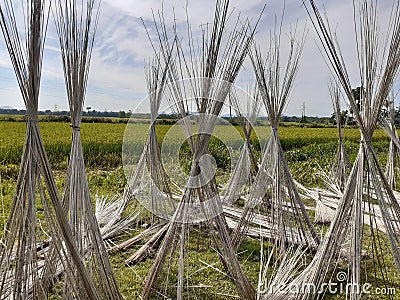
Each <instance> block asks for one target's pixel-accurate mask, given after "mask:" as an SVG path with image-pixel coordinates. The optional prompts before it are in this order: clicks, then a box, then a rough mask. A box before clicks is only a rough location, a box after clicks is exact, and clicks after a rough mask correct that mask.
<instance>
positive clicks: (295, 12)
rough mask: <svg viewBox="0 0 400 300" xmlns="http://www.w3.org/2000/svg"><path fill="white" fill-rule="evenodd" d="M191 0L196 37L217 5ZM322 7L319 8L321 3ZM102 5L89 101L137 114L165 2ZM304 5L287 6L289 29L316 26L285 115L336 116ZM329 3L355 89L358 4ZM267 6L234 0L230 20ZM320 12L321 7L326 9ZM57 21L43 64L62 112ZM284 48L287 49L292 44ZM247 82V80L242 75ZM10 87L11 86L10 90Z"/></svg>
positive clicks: (4, 69)
mask: <svg viewBox="0 0 400 300" xmlns="http://www.w3.org/2000/svg"><path fill="white" fill-rule="evenodd" d="M186 2H187V1H186V0H175V1H165V2H164V10H163V11H164V16H165V19H166V22H167V23H168V24H169V25H171V23H172V22H173V20H174V18H176V22H177V25H178V27H179V28H184V26H185V24H186V12H185V6H186ZM188 2H189V7H188V10H189V17H190V21H191V23H192V29H193V30H194V31H195V33H196V32H197V31H198V30H199V25H200V24H204V23H207V22H211V20H212V17H213V13H214V3H215V1H214V0H213V1H211V0H207V1H194V0H189V1H188ZM318 2H319V4H320V3H321V2H322V1H318ZM102 3H103V4H102V10H101V15H100V22H99V27H98V32H97V37H96V43H95V49H94V52H93V59H92V65H91V71H90V78H89V86H88V95H87V104H88V105H90V106H92V107H93V108H95V109H100V110H102V109H104V108H108V109H110V110H119V109H124V110H127V109H134V106H135V105H136V103H138V101H139V100H140V99H141V98H142V97H143V96H144V95H145V94H146V84H145V80H144V61H145V60H148V59H150V58H151V57H152V54H153V51H152V49H151V45H150V42H149V41H148V38H147V35H146V32H145V30H144V28H143V25H142V22H141V20H140V18H143V19H144V21H145V22H146V24H147V25H151V21H152V18H153V16H152V9H153V11H154V12H156V11H157V10H159V9H161V4H160V1H156V0H146V1H143V0H140V1H138V0H130V1H129V0H103V2H102ZM301 3H302V1H300V0H299V1H286V12H285V21H284V24H285V25H284V28H283V31H284V32H286V33H287V32H288V31H289V30H290V26H293V25H294V24H295V23H296V22H297V21H298V24H299V29H301V28H303V27H304V24H306V23H307V27H308V29H309V34H308V38H307V41H306V44H305V48H304V52H303V56H302V60H301V68H300V71H299V74H298V77H297V80H296V84H295V89H294V91H293V95H292V98H291V102H290V103H289V105H288V107H287V110H286V114H288V115H292V114H295V115H299V114H300V106H301V105H302V103H303V102H304V101H305V102H306V106H307V114H309V115H319V116H321V115H329V114H330V113H331V111H332V109H331V104H330V100H329V94H328V89H327V83H328V80H329V72H328V68H327V67H326V65H325V63H324V60H323V58H322V56H321V54H320V53H319V50H318V48H317V46H316V44H319V42H318V41H317V36H316V34H315V32H314V29H313V28H312V27H311V23H310V22H309V21H308V16H307V13H306V11H305V9H304V7H302V4H301ZM325 3H326V10H327V12H328V15H329V19H330V21H331V26H332V28H334V29H335V30H336V31H337V33H338V38H339V43H340V45H341V48H342V51H343V53H344V54H345V55H344V56H345V60H346V62H347V66H348V68H349V72H350V77H351V79H352V82H353V85H357V84H358V82H357V79H356V78H357V69H356V56H355V44H354V30H353V11H352V1H348V0H336V1H333V0H329V1H328V0H327V1H325ZM390 3H391V1H389V0H385V1H383V0H381V1H379V5H380V9H379V15H380V16H381V19H382V21H384V22H386V21H387V17H386V16H388V15H389V14H388V12H389V11H390ZM263 5H264V1H261V0H254V1H248V0H232V1H231V9H234V11H235V13H234V15H233V16H232V17H231V22H234V21H235V18H236V17H235V16H236V14H237V13H238V12H239V11H241V15H242V17H243V18H244V17H249V18H251V19H253V21H255V20H256V19H257V18H258V15H259V13H260V11H261V9H262V7H263ZM282 6H283V2H282V1H280V0H279V1H278V0H274V1H268V2H267V6H266V10H265V12H264V15H263V18H262V21H261V23H260V24H259V27H258V33H257V37H256V39H257V42H258V43H259V44H260V45H261V46H262V47H263V48H264V49H266V47H267V43H268V40H269V38H268V36H269V32H270V30H271V29H272V28H273V25H274V22H275V15H277V18H280V15H281V10H282ZM173 7H174V10H173ZM320 7H321V9H322V6H320ZM174 13H175V15H174ZM52 23H53V20H52V18H51V19H50V27H49V33H48V37H47V44H46V49H45V58H44V65H43V84H42V86H43V88H42V94H41V99H40V107H41V108H51V109H52V108H53V107H54V105H55V104H57V105H58V106H59V107H60V108H62V109H67V101H66V99H65V91H64V89H65V88H64V80H63V73H62V65H61V58H60V52H59V50H58V49H59V47H58V39H57V35H56V32H55V29H54V25H52ZM149 28H150V34H152V35H153V34H154V30H152V29H151V26H149ZM182 36H185V33H182ZM285 39H286V37H285V36H283V40H285ZM282 45H283V46H284V45H285V42H283V43H282ZM283 52H285V49H283ZM246 67H247V70H246V71H244V72H243V74H244V75H243V77H244V78H246V77H249V76H250V75H249V74H251V73H252V71H251V68H249V64H248V63H247V64H246ZM10 74H12V72H11V64H10V61H9V58H8V54H7V53H6V50H5V47H4V43H3V42H0V76H8V77H10V76H13V75H10ZM242 82H247V81H246V79H243V78H242ZM7 84H14V89H15V91H18V87H17V85H16V82H15V80H14V82H13V83H12V81H10V82H9V83H7ZM2 87H4V85H0V104H1V105H11V106H19V107H21V106H22V105H23V103H22V100H21V99H20V96H19V91H18V92H15V91H13V92H12V93H11V92H10V90H4V89H2ZM7 88H10V87H9V86H7Z"/></svg>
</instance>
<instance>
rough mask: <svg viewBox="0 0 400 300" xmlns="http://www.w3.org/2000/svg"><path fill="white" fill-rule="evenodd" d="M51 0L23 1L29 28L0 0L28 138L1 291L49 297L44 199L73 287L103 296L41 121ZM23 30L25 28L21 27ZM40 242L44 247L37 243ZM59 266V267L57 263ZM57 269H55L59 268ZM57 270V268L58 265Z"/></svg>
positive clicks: (0, 272)
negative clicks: (74, 228) (67, 207)
mask: <svg viewBox="0 0 400 300" xmlns="http://www.w3.org/2000/svg"><path fill="white" fill-rule="evenodd" d="M46 4H48V3H47V2H46V1H41V0H31V1H27V2H26V3H25V5H23V8H22V9H26V11H25V12H23V14H24V17H25V18H26V20H25V28H24V29H25V30H26V31H25V32H24V34H21V31H20V30H21V29H22V28H19V27H18V25H17V21H16V18H15V12H14V4H13V1H9V0H3V1H1V2H0V26H1V29H2V31H3V35H4V37H5V41H6V46H7V50H8V52H9V54H10V57H11V61H12V64H13V67H14V70H15V74H16V77H17V81H18V84H19V87H20V90H21V94H22V98H23V100H24V103H25V106H26V113H27V125H26V139H25V145H24V151H23V157H22V160H21V169H20V173H19V176H18V180H17V187H16V192H15V195H14V199H13V204H12V208H11V212H10V216H9V218H8V222H7V224H6V228H5V232H4V235H3V238H2V242H1V244H2V247H1V249H0V295H1V298H2V299H4V298H7V299H10V298H11V299H26V298H29V297H32V298H34V299H44V298H46V297H48V292H49V291H48V290H47V287H48V286H49V284H48V281H53V278H54V277H55V274H49V275H50V276H48V277H46V278H43V276H44V275H47V274H48V272H46V271H44V266H45V265H46V264H47V259H48V258H49V257H48V256H47V255H46V253H44V254H43V255H44V258H43V257H42V256H41V254H40V252H41V251H40V250H41V246H40V242H41V240H42V239H43V237H44V236H43V234H42V233H41V232H40V230H39V229H38V228H40V226H39V224H38V220H37V215H36V208H37V206H38V205H39V203H40V201H41V205H42V207H43V210H44V217H45V224H46V231H47V232H49V233H50V235H51V243H52V245H53V248H54V249H55V251H54V253H55V254H56V255H57V257H58V261H59V262H61V264H62V265H61V266H60V267H61V268H63V269H64V270H66V272H67V273H70V274H72V273H74V274H75V277H73V284H71V289H73V290H75V291H76V287H77V286H78V282H79V283H80V286H81V287H82V292H81V294H82V295H84V297H87V298H91V299H99V297H98V293H97V291H96V289H95V285H94V283H93V279H92V278H91V277H90V274H89V273H88V272H87V270H86V268H85V266H84V263H83V261H82V257H81V255H80V253H79V251H78V250H77V246H76V243H75V241H74V238H73V235H72V232H71V228H70V227H69V224H68V220H67V217H66V214H65V211H64V208H63V205H62V203H61V200H60V197H59V194H58V191H57V187H56V183H55V180H54V178H53V174H52V171H51V169H50V164H49V161H48V159H47V156H46V152H45V149H44V146H43V141H42V138H41V135H40V129H39V124H38V114H37V110H38V99H39V88H40V79H41V67H42V54H43V47H44V41H45V33H46V28H47V15H48V12H47V6H46ZM22 32H23V31H22ZM38 245H39V246H38ZM54 267H56V266H54ZM54 269H56V268H54ZM54 272H57V270H54Z"/></svg>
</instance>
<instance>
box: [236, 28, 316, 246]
mask: <svg viewBox="0 0 400 300" xmlns="http://www.w3.org/2000/svg"><path fill="white" fill-rule="evenodd" d="M281 27H282V24H281V26H280V27H278V28H276V29H275V32H274V34H273V36H272V37H271V39H270V48H269V52H268V56H267V57H266V58H265V59H264V58H263V57H262V54H261V50H260V49H259V48H258V47H257V46H254V50H253V51H252V53H251V60H252V63H253V67H254V71H255V74H256V79H257V83H258V87H259V90H260V95H261V96H260V98H261V100H262V101H263V103H264V106H265V108H266V110H267V112H268V117H269V122H270V124H271V128H272V131H271V136H270V138H269V140H268V142H267V145H266V147H265V149H264V156H263V159H262V162H261V165H260V167H259V171H258V174H257V175H256V178H255V180H254V183H253V185H252V187H251V188H250V193H249V195H248V199H247V201H246V204H245V208H244V212H243V215H242V217H241V220H240V222H239V224H238V226H237V228H236V232H235V235H234V243H235V244H236V245H238V244H239V243H240V240H241V238H242V237H243V235H244V234H245V232H246V228H247V227H248V226H249V222H250V220H251V219H252V216H253V215H254V213H255V212H256V210H257V209H258V211H259V213H260V214H263V215H266V216H268V218H269V221H268V227H269V230H270V231H271V235H272V237H273V238H272V239H273V240H274V242H275V243H276V244H277V245H278V247H279V248H280V250H284V249H285V245H286V244H287V243H293V244H297V245H301V246H310V247H314V248H315V247H316V246H317V244H318V236H317V233H316V232H315V229H314V226H313V224H312V223H311V220H310V218H309V216H308V213H307V211H306V208H305V206H304V203H303V202H302V200H301V198H300V196H299V193H298V191H297V189H296V185H295V182H294V180H293V178H292V175H291V174H290V171H289V167H288V165H287V161H286V159H285V155H284V152H283V149H282V146H281V142H280V139H279V135H278V125H279V121H280V117H281V115H282V113H283V111H284V109H285V107H286V104H287V102H288V99H289V95H290V92H291V89H292V86H293V82H294V79H295V75H296V72H297V70H298V66H299V59H300V56H301V52H302V49H303V44H304V38H303V39H300V41H299V42H297V41H296V39H295V35H296V33H292V35H291V38H290V46H289V51H290V52H289V54H288V61H287V65H286V66H283V67H282V65H281V59H280V51H281V49H280V38H281V37H280V36H281ZM281 70H283V72H282V71H281Z"/></svg>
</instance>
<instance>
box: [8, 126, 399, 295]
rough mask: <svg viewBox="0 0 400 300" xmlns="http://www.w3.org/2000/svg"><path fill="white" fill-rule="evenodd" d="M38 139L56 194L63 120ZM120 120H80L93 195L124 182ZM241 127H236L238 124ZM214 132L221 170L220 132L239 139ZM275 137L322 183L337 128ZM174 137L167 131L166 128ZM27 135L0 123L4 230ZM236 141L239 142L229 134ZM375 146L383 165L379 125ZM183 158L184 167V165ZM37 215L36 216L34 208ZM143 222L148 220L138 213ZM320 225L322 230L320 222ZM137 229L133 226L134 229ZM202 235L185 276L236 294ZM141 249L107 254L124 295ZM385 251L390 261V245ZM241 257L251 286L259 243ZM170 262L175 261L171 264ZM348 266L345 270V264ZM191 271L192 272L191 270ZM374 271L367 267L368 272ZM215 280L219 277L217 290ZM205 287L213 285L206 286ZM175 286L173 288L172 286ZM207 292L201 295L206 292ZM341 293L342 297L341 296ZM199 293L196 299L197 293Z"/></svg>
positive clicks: (135, 282) (134, 281) (301, 176)
mask: <svg viewBox="0 0 400 300" xmlns="http://www.w3.org/2000/svg"><path fill="white" fill-rule="evenodd" d="M130 126H134V127H132V128H131V130H132V129H133V130H132V131H131V132H132V133H133V134H134V133H135V132H137V133H138V135H137V136H136V135H135V136H132V137H130V138H131V139H132V142H133V143H137V147H139V149H140V147H142V146H143V143H144V140H143V137H145V133H146V132H147V130H148V125H146V124H134V125H130ZM40 127H41V130H42V135H43V139H44V144H45V147H46V150H47V153H48V156H49V159H50V162H51V164H52V167H53V169H54V172H55V176H56V180H57V184H58V187H59V189H60V192H61V191H62V188H63V184H64V176H65V170H66V167H67V160H68V156H69V151H70V137H71V128H70V127H69V123H62V122H53V123H49V122H42V123H41V124H40ZM125 128H126V125H125V124H118V123H109V124H106V123H84V124H82V128H81V132H82V141H83V149H84V157H85V161H86V165H87V173H88V180H89V185H90V189H91V191H92V194H93V195H95V194H96V193H98V194H105V195H110V196H112V195H115V194H120V193H122V192H123V189H124V186H125V183H126V180H125V177H124V172H123V168H122V158H121V151H122V144H123V138H124V132H125ZM170 128H171V126H170V125H158V126H157V133H158V136H159V139H160V142H162V141H163V137H164V136H165V135H166V134H167V133H168V131H169V129H170ZM236 129H237V130H238V131H239V132H240V128H239V127H236ZM216 130H217V132H218V134H217V136H218V138H213V139H212V143H211V145H210V148H209V149H210V152H211V153H212V154H214V156H215V157H216V158H217V165H218V167H219V169H220V172H221V173H223V172H226V170H227V165H229V164H230V159H231V158H230V157H229V152H228V151H227V149H226V147H225V146H224V145H223V144H222V142H221V137H226V138H227V139H229V140H230V143H231V144H235V143H239V144H240V143H242V141H241V140H239V139H237V137H236V138H235V137H233V136H231V135H230V132H231V131H232V128H229V126H218V127H217V129H216ZM279 130H280V135H281V138H282V146H283V148H284V150H285V153H286V157H287V159H288V162H289V166H290V168H291V171H292V172H293V175H294V177H295V179H296V180H299V181H300V182H301V183H303V184H305V185H307V186H316V185H319V184H320V182H319V181H318V178H317V177H316V176H315V172H316V170H318V168H323V169H326V168H328V167H329V166H330V164H331V162H332V159H333V156H334V154H335V151H336V146H337V144H336V140H337V132H336V129H335V128H303V127H302V128H298V127H280V129H279ZM256 131H257V133H258V138H257V137H256V135H255V134H254V133H253V135H252V140H251V142H252V144H253V146H254V147H255V149H256V152H257V153H258V155H259V150H260V148H261V147H262V146H263V145H265V142H266V140H267V138H268V135H269V132H270V131H269V129H268V127H267V126H260V127H257V128H256ZM171 135H173V134H171ZM24 136H25V124H24V123H23V122H0V180H1V182H0V205H1V208H0V230H1V231H2V229H3V226H4V222H5V221H6V218H7V214H8V211H9V210H10V205H11V200H12V197H13V193H14V188H15V181H16V178H17V176H18V171H19V161H20V158H21V155H22V149H23V144H24ZM235 139H237V140H235ZM359 139H360V135H359V131H358V130H357V129H346V130H345V140H346V149H347V150H348V152H349V156H350V159H351V160H352V161H353V160H354V159H355V155H356V152H357V151H358V141H359ZM174 141H175V139H174V136H169V137H168V138H167V139H166V141H165V142H166V143H172V144H173V143H174ZM374 146H375V148H376V150H377V152H378V155H379V158H380V160H381V163H382V165H384V164H385V162H386V154H387V147H388V138H387V137H386V136H385V134H384V133H383V132H382V131H380V130H378V131H377V132H376V133H375V135H374ZM180 149H181V153H180V154H181V158H182V159H183V162H182V164H183V165H184V169H186V170H187V169H188V168H189V164H190V162H189V161H190V159H189V157H190V150H188V145H187V144H184V145H183V146H181V148H180ZM185 164H186V166H185ZM39 215H40V214H39ZM143 222H146V220H145V219H144V220H143ZM320 229H321V230H325V229H326V228H324V227H322V226H321V227H320ZM140 230H142V229H141V228H137V229H134V231H133V233H132V234H131V235H133V234H134V233H137V232H139V231H140ZM204 234H205V233H204V232H202V231H201V229H200V230H199V229H196V228H195V229H194V230H193V234H192V236H191V242H190V244H189V249H188V255H189V257H190V267H189V272H192V273H194V274H193V276H192V277H191V281H190V284H191V285H194V286H198V285H204V288H201V287H200V288H198V290H197V291H196V293H197V295H199V294H201V293H202V292H201V290H204V299H207V298H209V297H208V296H210V295H212V297H213V298H215V299H230V298H231V297H228V296H226V295H236V292H235V289H234V286H233V284H232V282H230V281H229V280H227V279H226V276H224V275H222V274H221V273H218V272H216V271H215V270H212V269H210V268H204V269H203V270H202V271H198V272H196V271H197V270H199V269H200V268H203V267H205V265H204V263H203V262H208V263H209V262H213V263H215V264H213V267H215V268H218V269H219V270H223V267H222V266H221V264H220V261H219V259H218V256H217V255H216V253H215V251H214V250H212V249H211V248H210V247H208V244H209V243H210V240H211V239H210V238H208V237H207V236H203V235H204ZM138 247H139V245H138V246H136V247H135V248H132V249H130V250H127V251H125V252H122V253H118V254H115V255H113V256H112V257H111V260H112V263H113V265H114V267H115V272H116V277H117V279H118V281H119V284H120V287H121V290H122V292H123V294H124V295H125V296H126V298H127V299H137V298H138V296H139V294H140V291H141V290H140V289H141V285H142V283H143V281H144V277H145V276H146V273H147V271H148V270H149V268H150V266H151V263H152V259H151V258H152V257H153V256H154V254H151V255H150V259H148V260H146V261H144V262H141V263H140V264H139V265H138V266H135V267H133V268H128V267H126V266H124V260H125V259H126V258H128V257H129V256H130V255H132V253H133V252H134V251H135V250H137V249H138ZM387 252H388V253H385V256H388V257H387V258H388V259H389V261H390V254H389V249H388V251H387ZM239 253H240V254H239V258H240V261H241V263H242V266H243V268H244V270H245V272H246V273H247V274H248V275H249V277H250V281H251V282H252V284H254V286H256V284H257V281H258V268H259V263H260V262H259V260H260V249H259V243H258V242H257V241H255V240H250V239H249V240H246V241H245V242H244V243H243V244H242V245H241V247H240V249H239ZM364 264H365V265H364V270H365V272H369V271H368V270H370V269H371V270H372V266H370V263H369V260H366V261H365V262H364ZM340 267H341V266H337V268H338V269H337V270H336V271H335V272H334V273H333V277H334V276H336V274H337V272H338V271H339V270H340ZM173 268H176V266H173ZM390 270H392V271H393V272H392V274H390V278H392V279H393V282H397V283H398V284H395V285H394V287H395V288H396V290H397V296H393V299H400V298H399V293H400V284H399V282H400V279H399V276H398V274H397V273H396V271H395V270H396V269H395V266H394V265H391V266H390ZM344 271H346V270H344ZM195 272H196V273H195ZM371 272H372V271H371ZM373 278H374V277H373V275H372V273H371V276H369V277H368V280H369V281H370V283H371V284H373V286H374V287H380V285H379V282H373V281H372V282H371V280H373ZM215 282H218V284H217V288H216V287H215V286H216V284H215ZM208 286H213V287H212V288H209V287H208ZM170 288H171V289H173V287H170ZM206 295H207V296H206ZM341 296H343V295H341ZM380 297H381V298H379V296H378V295H373V296H372V295H371V296H370V297H366V299H386V297H384V296H380ZM199 299H202V298H199ZM326 299H342V298H341V297H340V296H332V297H331V296H328V295H327V296H326Z"/></svg>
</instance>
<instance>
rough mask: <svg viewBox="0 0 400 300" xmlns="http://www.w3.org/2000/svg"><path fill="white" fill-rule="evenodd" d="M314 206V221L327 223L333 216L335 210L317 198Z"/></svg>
mask: <svg viewBox="0 0 400 300" xmlns="http://www.w3.org/2000/svg"><path fill="white" fill-rule="evenodd" d="M316 203H317V205H316V206H315V217H314V222H315V223H319V224H328V223H330V222H332V221H333V219H334V217H335V210H334V209H332V208H330V207H329V206H327V205H325V204H323V203H322V201H320V200H317V201H316Z"/></svg>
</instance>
